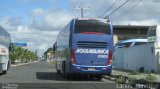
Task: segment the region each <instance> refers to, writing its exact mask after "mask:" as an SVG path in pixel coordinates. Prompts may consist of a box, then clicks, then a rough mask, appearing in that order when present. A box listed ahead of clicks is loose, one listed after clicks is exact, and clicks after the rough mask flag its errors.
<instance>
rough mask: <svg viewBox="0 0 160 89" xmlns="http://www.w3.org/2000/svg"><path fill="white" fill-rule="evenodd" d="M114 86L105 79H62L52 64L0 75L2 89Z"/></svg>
mask: <svg viewBox="0 0 160 89" xmlns="http://www.w3.org/2000/svg"><path fill="white" fill-rule="evenodd" d="M115 85H116V84H115V83H114V82H112V81H109V80H106V79H102V80H101V81H98V80H96V79H86V78H84V79H71V80H67V79H64V78H63V77H62V76H61V75H60V74H57V73H56V70H55V66H54V64H52V63H48V62H37V63H33V64H27V65H23V66H14V67H11V69H10V70H9V71H8V72H7V74H6V75H0V86H1V87H0V88H2V89H6V88H5V87H11V88H12V89H13V88H14V89H108V88H116V86H115Z"/></svg>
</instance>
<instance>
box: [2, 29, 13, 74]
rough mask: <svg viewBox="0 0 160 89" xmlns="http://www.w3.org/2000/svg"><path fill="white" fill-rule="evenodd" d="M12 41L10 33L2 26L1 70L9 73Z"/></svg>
mask: <svg viewBox="0 0 160 89" xmlns="http://www.w3.org/2000/svg"><path fill="white" fill-rule="evenodd" d="M10 43H11V37H10V34H9V33H8V32H7V31H5V30H4V29H3V28H1V27H0V72H1V73H3V74H6V73H7V70H8V69H9V67H10V63H11V61H10V59H9V47H10Z"/></svg>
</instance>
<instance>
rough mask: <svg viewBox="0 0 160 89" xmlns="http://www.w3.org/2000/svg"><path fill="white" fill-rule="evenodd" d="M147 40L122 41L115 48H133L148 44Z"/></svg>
mask: <svg viewBox="0 0 160 89" xmlns="http://www.w3.org/2000/svg"><path fill="white" fill-rule="evenodd" d="M147 42H148V41H147V39H128V40H124V41H120V42H118V43H117V44H116V45H115V48H123V47H131V46H136V45H141V44H147Z"/></svg>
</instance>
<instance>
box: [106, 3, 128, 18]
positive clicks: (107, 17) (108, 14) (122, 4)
mask: <svg viewBox="0 0 160 89" xmlns="http://www.w3.org/2000/svg"><path fill="white" fill-rule="evenodd" d="M129 1H130V0H127V1H125V2H124V3H123V4H121V5H120V6H119V7H118V8H116V9H115V10H114V11H112V12H111V13H110V14H108V15H107V16H106V17H104V18H105V19H106V18H108V17H109V16H110V15H111V14H113V13H114V12H116V11H117V10H118V9H120V8H121V7H122V6H124V5H125V4H126V3H127V2H129Z"/></svg>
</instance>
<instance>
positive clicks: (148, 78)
mask: <svg viewBox="0 0 160 89" xmlns="http://www.w3.org/2000/svg"><path fill="white" fill-rule="evenodd" d="M146 80H147V81H150V82H154V81H156V76H155V74H147V76H146Z"/></svg>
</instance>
